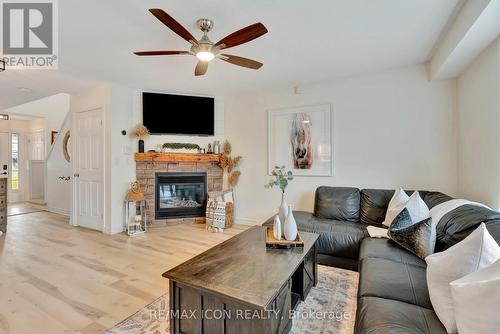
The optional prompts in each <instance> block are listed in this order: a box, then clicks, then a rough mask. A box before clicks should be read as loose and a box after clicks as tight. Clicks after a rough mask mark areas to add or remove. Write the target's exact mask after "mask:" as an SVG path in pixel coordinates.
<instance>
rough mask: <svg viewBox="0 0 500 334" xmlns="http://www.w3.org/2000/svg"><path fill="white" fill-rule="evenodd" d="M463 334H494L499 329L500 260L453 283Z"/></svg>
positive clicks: (455, 306) (454, 301)
mask: <svg viewBox="0 0 500 334" xmlns="http://www.w3.org/2000/svg"><path fill="white" fill-rule="evenodd" d="M450 287H451V294H452V296H453V308H454V309H455V318H456V320H457V329H458V332H459V333H460V334H476V333H481V334H493V333H498V332H499V330H500V317H498V306H499V305H500V293H499V292H500V260H497V261H496V262H495V263H493V264H492V265H490V266H488V267H486V268H484V269H481V270H479V271H476V272H475V273H472V274H469V275H467V276H464V277H462V278H460V279H458V280H456V281H453V282H451V283H450Z"/></svg>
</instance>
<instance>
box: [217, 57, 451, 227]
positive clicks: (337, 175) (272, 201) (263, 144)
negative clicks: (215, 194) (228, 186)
mask: <svg viewBox="0 0 500 334" xmlns="http://www.w3.org/2000/svg"><path fill="white" fill-rule="evenodd" d="M300 90H301V91H302V94H294V93H293V89H292V88H291V87H290V88H289V89H283V90H276V91H256V92H250V93H246V94H239V95H233V96H227V97H225V134H226V137H227V138H228V139H229V140H230V141H231V143H232V144H233V151H234V153H235V154H237V155H242V156H243V159H244V160H243V162H242V165H241V172H242V176H241V178H240V183H239V185H238V186H237V188H236V197H237V202H236V216H237V222H239V223H262V222H263V220H264V219H266V218H268V217H269V216H270V215H271V214H273V213H274V212H276V211H277V208H278V205H279V201H280V194H279V191H278V190H276V189H272V190H268V189H265V188H264V184H265V183H266V182H267V181H268V180H269V179H270V177H269V176H268V175H267V110H268V109H274V108H283V107H291V106H301V105H311V104H318V103H331V105H332V109H333V135H332V138H333V154H334V158H333V159H334V162H333V164H334V167H333V169H334V171H333V173H334V175H333V177H297V178H296V179H295V180H294V181H292V183H291V184H290V187H289V189H288V194H287V198H288V201H289V203H290V204H292V205H293V207H294V209H299V210H308V211H311V210H312V209H313V197H314V191H315V189H316V187H318V186H320V185H332V186H354V187H360V188H368V187H374V188H395V187H398V186H402V187H405V188H407V189H426V190H438V191H442V192H445V193H448V194H450V195H455V194H456V191H457V164H456V161H457V155H456V151H457V148H456V133H455V127H456V114H455V112H454V110H455V102H456V101H455V99H456V85H455V82H454V81H441V82H429V81H428V80H427V77H426V71H425V68H424V65H418V66H411V67H406V68H400V69H395V70H390V71H385V72H380V73H374V74H366V75H359V76H354V77H349V78H341V79H336V80H332V81H329V82H323V83H319V84H314V85H306V86H301V87H300Z"/></svg>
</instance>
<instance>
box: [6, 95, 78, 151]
mask: <svg viewBox="0 0 500 334" xmlns="http://www.w3.org/2000/svg"><path fill="white" fill-rule="evenodd" d="M69 104H70V95H69V94H66V93H60V94H56V95H52V96H48V97H45V98H42V99H39V100H35V101H32V102H28V103H25V104H21V105H19V106H16V107H12V108H9V109H5V110H3V111H2V112H3V113H8V114H16V115H25V116H33V117H41V118H44V119H45V122H44V123H41V125H42V124H43V129H44V131H45V152H46V153H48V151H49V148H50V144H51V143H50V136H51V131H59V130H60V128H61V126H62V123H63V121H64V118H65V117H66V115H67V114H68V112H69V108H70V107H69ZM38 129H42V128H41V127H39V128H38ZM38 129H33V130H38Z"/></svg>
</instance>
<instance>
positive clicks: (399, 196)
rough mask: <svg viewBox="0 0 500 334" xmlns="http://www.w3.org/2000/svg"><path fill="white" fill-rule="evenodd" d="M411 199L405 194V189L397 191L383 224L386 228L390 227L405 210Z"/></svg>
mask: <svg viewBox="0 0 500 334" xmlns="http://www.w3.org/2000/svg"><path fill="white" fill-rule="evenodd" d="M409 198H410V197H409V196H408V195H407V194H406V193H405V191H404V190H403V188H398V189H396V191H395V192H394V195H392V198H391V200H390V201H389V205H388V206H387V212H386V213H385V220H384V222H383V224H384V225H385V226H387V227H388V226H390V225H391V223H392V221H393V220H394V218H396V216H397V215H398V214H399V213H400V212H401V211H402V210H403V209H404V207H405V205H406V202H408V199H409Z"/></svg>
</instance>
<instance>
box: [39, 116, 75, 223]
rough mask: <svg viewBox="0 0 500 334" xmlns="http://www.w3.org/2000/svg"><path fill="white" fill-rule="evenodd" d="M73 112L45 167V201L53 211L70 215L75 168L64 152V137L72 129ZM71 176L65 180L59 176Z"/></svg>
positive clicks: (63, 125)
mask: <svg viewBox="0 0 500 334" xmlns="http://www.w3.org/2000/svg"><path fill="white" fill-rule="evenodd" d="M71 124H72V114H71V113H69V114H68V115H67V117H66V118H65V120H64V123H63V124H62V127H61V132H60V136H57V138H56V140H55V141H54V145H53V147H52V152H50V154H49V156H48V157H47V161H46V168H45V202H46V203H47V209H48V210H50V211H52V212H57V213H60V214H65V215H70V213H71V207H72V199H73V193H72V189H73V188H72V185H73V169H72V165H71V163H70V162H68V161H66V159H65V158H64V153H63V139H64V135H65V133H66V132H67V131H70V129H71ZM61 176H64V177H68V176H69V177H71V180H69V181H65V180H61V179H59V177H61Z"/></svg>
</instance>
